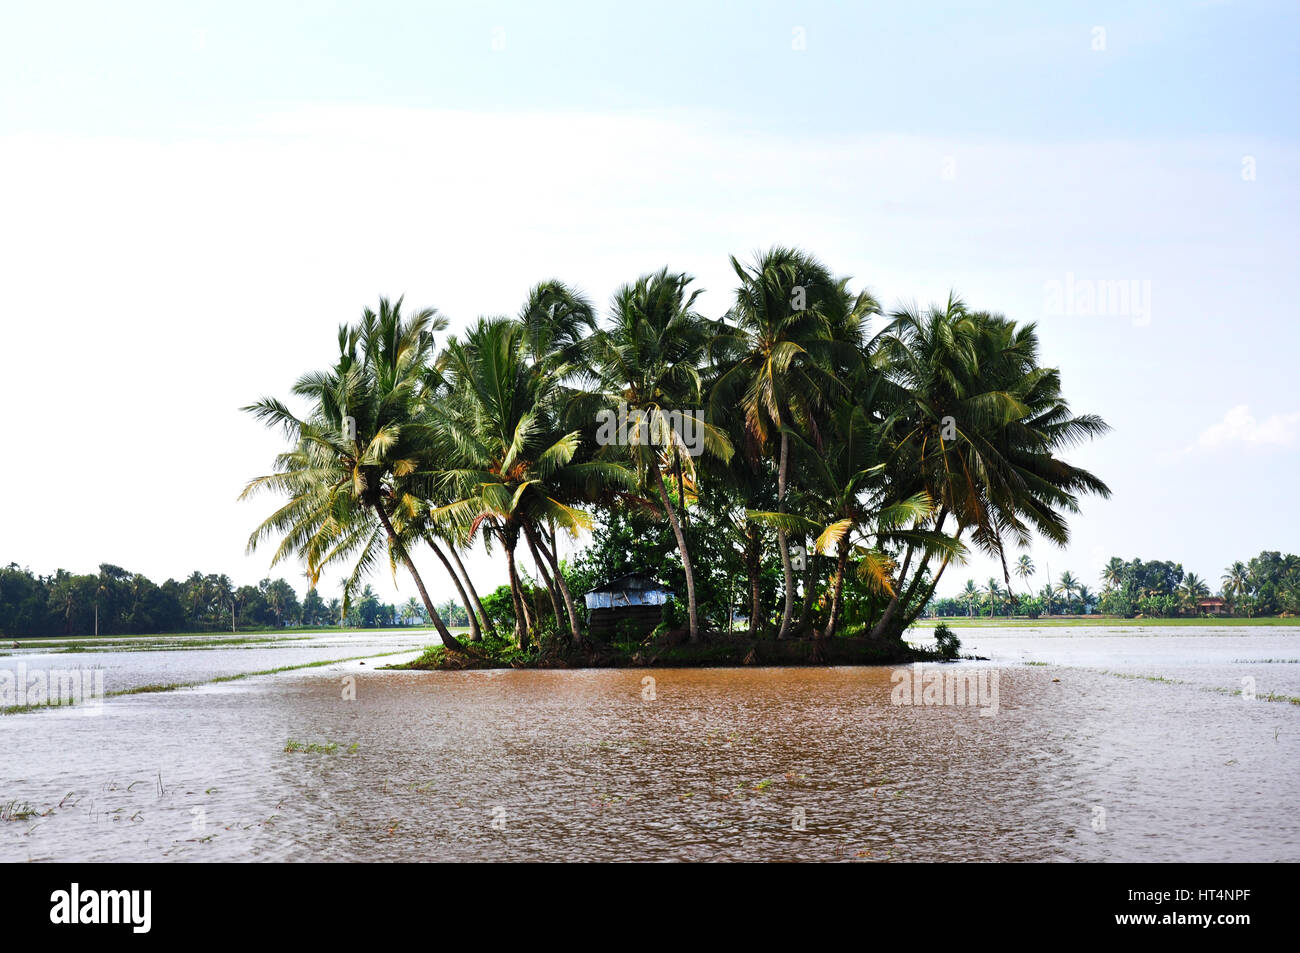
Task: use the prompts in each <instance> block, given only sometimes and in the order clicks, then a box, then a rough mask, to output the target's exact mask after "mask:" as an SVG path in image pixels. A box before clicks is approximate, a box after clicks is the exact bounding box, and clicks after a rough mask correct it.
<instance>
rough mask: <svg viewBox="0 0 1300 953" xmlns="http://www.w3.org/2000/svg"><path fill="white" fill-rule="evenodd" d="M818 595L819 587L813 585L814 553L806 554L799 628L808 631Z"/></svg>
mask: <svg viewBox="0 0 1300 953" xmlns="http://www.w3.org/2000/svg"><path fill="white" fill-rule="evenodd" d="M816 597H817V587H816V586H814V585H813V554H812V553H811V552H808V553H807V554H806V555H805V556H804V567H803V608H802V609H801V610H800V611H799V628H800V629H802V630H804V631H807V629H808V625H809V623H810V622H811V621H812V611H813V600H814V599H816Z"/></svg>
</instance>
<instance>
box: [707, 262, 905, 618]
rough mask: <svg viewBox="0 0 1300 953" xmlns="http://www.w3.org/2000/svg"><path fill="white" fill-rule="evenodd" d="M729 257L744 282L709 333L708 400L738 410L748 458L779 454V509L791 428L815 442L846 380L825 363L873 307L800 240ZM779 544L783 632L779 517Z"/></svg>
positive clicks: (789, 600) (787, 611) (837, 355)
mask: <svg viewBox="0 0 1300 953" xmlns="http://www.w3.org/2000/svg"><path fill="white" fill-rule="evenodd" d="M731 266H732V269H733V270H734V271H735V273H736V276H737V278H739V280H740V285H739V287H738V288H737V289H736V297H735V303H734V304H733V305H732V307H731V309H730V310H729V311H728V312H727V315H726V317H725V319H724V324H725V325H726V327H725V328H724V329H722V331H721V333H720V334H719V335H718V336H717V337H716V338H715V340H714V342H713V348H714V353H715V354H716V355H717V356H718V358H719V360H720V363H721V365H722V367H721V373H720V374H719V377H718V380H717V382H716V384H715V385H714V388H713V393H712V394H711V404H712V406H713V407H714V408H716V409H717V412H718V413H720V412H721V411H722V410H724V409H727V410H729V409H730V408H733V407H739V409H740V410H741V411H742V412H743V414H744V418H745V435H746V452H747V454H748V455H749V456H750V457H751V458H760V457H761V458H766V459H769V460H771V459H772V458H773V457H775V463H776V471H777V512H779V513H784V512H786V511H787V503H788V501H787V498H786V490H787V484H788V479H789V474H790V465H791V461H790V441H789V434H791V433H805V434H808V435H809V436H810V437H811V439H812V442H813V443H814V445H818V444H820V438H819V437H818V435H817V433H816V422H815V417H816V413H817V411H818V410H819V409H820V408H824V407H826V406H828V405H829V404H830V399H829V395H830V394H832V393H834V392H835V391H836V390H837V389H839V387H842V385H838V386H837V385H836V383H835V380H834V377H833V374H832V373H831V369H832V367H833V365H834V364H835V362H837V361H842V360H843V359H844V352H845V351H846V350H848V349H850V348H851V346H852V344H853V343H854V338H855V337H858V336H860V334H861V326H862V322H863V321H864V320H865V319H866V317H867V316H868V315H869V314H871V313H874V312H875V311H877V310H879V309H878V306H877V305H876V303H875V301H874V299H872V298H871V297H870V295H868V294H866V293H862V294H859V295H857V296H856V297H854V296H851V295H849V293H848V290H847V283H846V281H845V280H843V279H841V280H836V279H834V278H833V277H832V276H831V273H830V271H829V270H828V269H827V268H826V266H825V265H823V264H822V263H821V262H819V261H817V260H816V259H815V258H813V257H812V256H810V255H807V254H805V253H804V252H801V251H798V250H796V249H792V248H781V247H776V248H772V249H771V250H770V251H768V252H766V253H763V254H760V255H757V256H756V257H755V261H754V262H753V264H752V265H749V266H746V265H743V264H741V263H740V261H739V260H737V259H736V258H735V257H734V256H733V257H732V258H731ZM715 416H717V413H715ZM909 495H910V494H909ZM777 545H778V546H779V547H780V555H781V570H782V575H783V579H784V588H785V604H784V608H783V611H782V615H781V627H780V630H779V631H778V633H777V638H786V637H787V636H788V635H789V632H790V622H791V619H792V617H793V615H794V595H795V593H794V588H795V587H794V574H793V569H792V566H791V560H790V547H789V540H788V538H787V535H786V531H785V530H784V529H782V528H780V527H778V528H777Z"/></svg>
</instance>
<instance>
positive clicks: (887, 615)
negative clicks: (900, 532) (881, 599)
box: [868, 546, 912, 639]
mask: <svg viewBox="0 0 1300 953" xmlns="http://www.w3.org/2000/svg"><path fill="white" fill-rule="evenodd" d="M911 563H912V547H911V546H908V547H907V555H906V556H904V557H903V568H902V570H901V571H900V572H899V574H898V586H897V588H896V589H895V590H894V594H893V596H891V597H890V599H889V604H888V605H887V606H885V612H884V615H882V616H881V617H880V621H879V622H877V623H876V624H875V625H873V626H872V627H871V634H870V635H869V636H868V638H872V639H878V638H881V637H882V636H884V635H886V634H893V633H892V630H891V625H892V624H893V622H894V617H895V616H896V615H898V607H899V604H900V603H901V602H902V597H901V595H900V593H901V592H902V589H903V580H904V579H905V578H906V577H907V569H908V567H909V566H910V565H911ZM901 631H902V630H901V629H899V632H900V633H901Z"/></svg>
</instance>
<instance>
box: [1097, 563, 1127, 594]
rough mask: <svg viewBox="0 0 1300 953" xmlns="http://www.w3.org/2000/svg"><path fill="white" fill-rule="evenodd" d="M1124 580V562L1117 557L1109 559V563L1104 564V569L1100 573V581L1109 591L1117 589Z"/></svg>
mask: <svg viewBox="0 0 1300 953" xmlns="http://www.w3.org/2000/svg"><path fill="white" fill-rule="evenodd" d="M1123 578H1124V560H1122V559H1120V558H1119V557H1118V556H1112V557H1110V562H1108V563H1106V568H1105V569H1103V570H1102V571H1101V581H1102V584H1103V585H1105V587H1106V589H1107V590H1108V591H1109V590H1111V589H1118V588H1119V584H1120V582H1121V581H1122V580H1123Z"/></svg>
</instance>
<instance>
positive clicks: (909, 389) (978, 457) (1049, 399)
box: [872, 297, 1110, 635]
mask: <svg viewBox="0 0 1300 953" xmlns="http://www.w3.org/2000/svg"><path fill="white" fill-rule="evenodd" d="M891 317H892V320H891V321H890V323H889V325H888V326H887V327H886V328H885V329H884V330H883V331H882V332H881V334H880V335H878V336H877V338H876V340H875V341H873V342H872V348H873V355H874V359H875V360H876V361H877V363H879V364H881V365H883V366H884V367H885V368H886V370H885V373H886V376H887V379H888V381H889V383H890V384H891V385H893V394H894V397H893V404H894V407H893V409H892V410H891V414H890V419H889V421H888V422H887V424H886V426H885V433H886V435H887V438H888V439H890V440H891V442H892V444H893V446H894V449H895V457H894V459H893V460H892V461H891V469H892V470H893V471H894V472H895V473H896V474H897V479H898V481H899V483H900V488H908V489H911V488H915V489H922V488H923V489H925V490H927V492H929V493H930V495H931V497H932V498H933V499H934V500H935V502H936V505H937V512H936V519H935V526H934V528H935V529H941V528H942V526H943V524H944V521H945V520H946V519H948V518H949V517H951V518H953V519H955V521H956V524H957V525H956V528H955V535H956V536H957V537H958V538H960V537H961V536H962V535H963V534H965V533H968V532H969V533H970V535H971V538H972V539H973V540H974V542H975V544H976V545H977V546H978V547H979V548H980V549H982V550H983V551H984V552H986V553H987V554H989V555H991V556H997V557H998V558H999V559H1000V560H1001V561H1002V566H1003V578H1004V580H1005V581H1006V582H1008V583H1009V582H1010V571H1009V568H1008V567H1007V565H1006V559H1005V541H1006V538H1007V537H1010V540H1011V541H1012V542H1014V543H1015V544H1016V545H1019V546H1027V545H1028V544H1029V543H1030V541H1031V539H1032V534H1034V533H1037V534H1039V535H1042V536H1044V537H1046V538H1047V539H1049V540H1051V541H1052V542H1054V543H1057V544H1058V545H1065V544H1066V542H1067V541H1068V539H1069V530H1068V526H1067V524H1066V518H1065V514H1066V513H1068V512H1076V511H1077V510H1078V497H1079V496H1080V495H1081V494H1083V493H1097V494H1099V495H1102V496H1107V495H1109V492H1110V491H1109V489H1108V488H1107V487H1106V485H1105V484H1104V483H1103V482H1101V481H1100V480H1099V479H1097V477H1095V476H1093V475H1092V474H1091V473H1089V472H1088V471H1086V470H1082V469H1080V468H1078V467H1074V466H1072V465H1070V464H1068V463H1067V462H1065V461H1064V460H1062V459H1060V457H1059V456H1057V453H1058V452H1059V451H1060V450H1061V449H1062V448H1065V447H1068V446H1071V445H1073V444H1074V443H1076V442H1078V441H1080V440H1084V439H1087V438H1090V437H1093V436H1096V435H1098V434H1101V433H1104V432H1105V431H1106V430H1107V429H1108V428H1107V426H1106V424H1105V423H1104V422H1103V421H1101V420H1100V419H1099V418H1097V417H1094V416H1089V415H1083V416H1076V415H1074V414H1073V413H1071V412H1070V409H1069V406H1068V404H1066V402H1065V400H1064V399H1063V398H1062V396H1061V391H1060V375H1059V373H1058V372H1057V371H1056V370H1055V369H1052V368H1045V367H1042V366H1041V365H1040V364H1039V363H1038V338H1037V334H1036V332H1035V329H1034V326H1033V325H1032V324H1030V325H1026V326H1023V327H1017V326H1016V325H1015V324H1013V323H1012V322H1010V321H1008V320H1007V319H1005V318H1003V317H1001V316H999V315H993V314H988V313H985V312H971V311H969V310H968V309H967V308H966V306H965V305H964V304H963V303H962V302H961V301H959V300H958V299H956V298H955V297H950V298H949V300H948V302H947V304H946V305H943V306H939V307H934V308H931V309H929V310H928V311H925V312H916V311H914V310H912V309H903V310H901V311H897V312H895V313H894V314H893V315H892V316H891ZM907 565H908V564H907V560H906V559H904V571H906V569H907ZM940 574H941V573H938V572H936V573H933V574H931V573H929V572H928V565H927V562H926V560H924V559H922V560H920V561H919V563H918V565H917V566H916V568H915V570H914V582H913V585H912V586H910V587H906V588H904V589H903V590H901V591H902V593H903V595H902V596H901V597H900V598H899V599H898V600H897V603H896V604H891V607H890V609H889V610H887V611H886V614H885V616H884V617H882V619H881V621H880V623H879V624H878V625H877V630H876V634H880V635H886V634H892V635H897V634H899V633H900V632H901V628H900V627H902V626H905V625H906V624H910V621H911V620H912V619H914V618H915V616H916V612H917V606H918V604H919V605H921V606H923V605H924V603H925V601H926V600H927V599H928V597H929V595H930V594H932V593H933V587H934V585H936V584H937V578H936V577H937V576H939V575H940ZM927 577H928V579H929V581H928V582H924V581H922V580H925V579H926V578H927ZM914 596H915V598H914Z"/></svg>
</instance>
